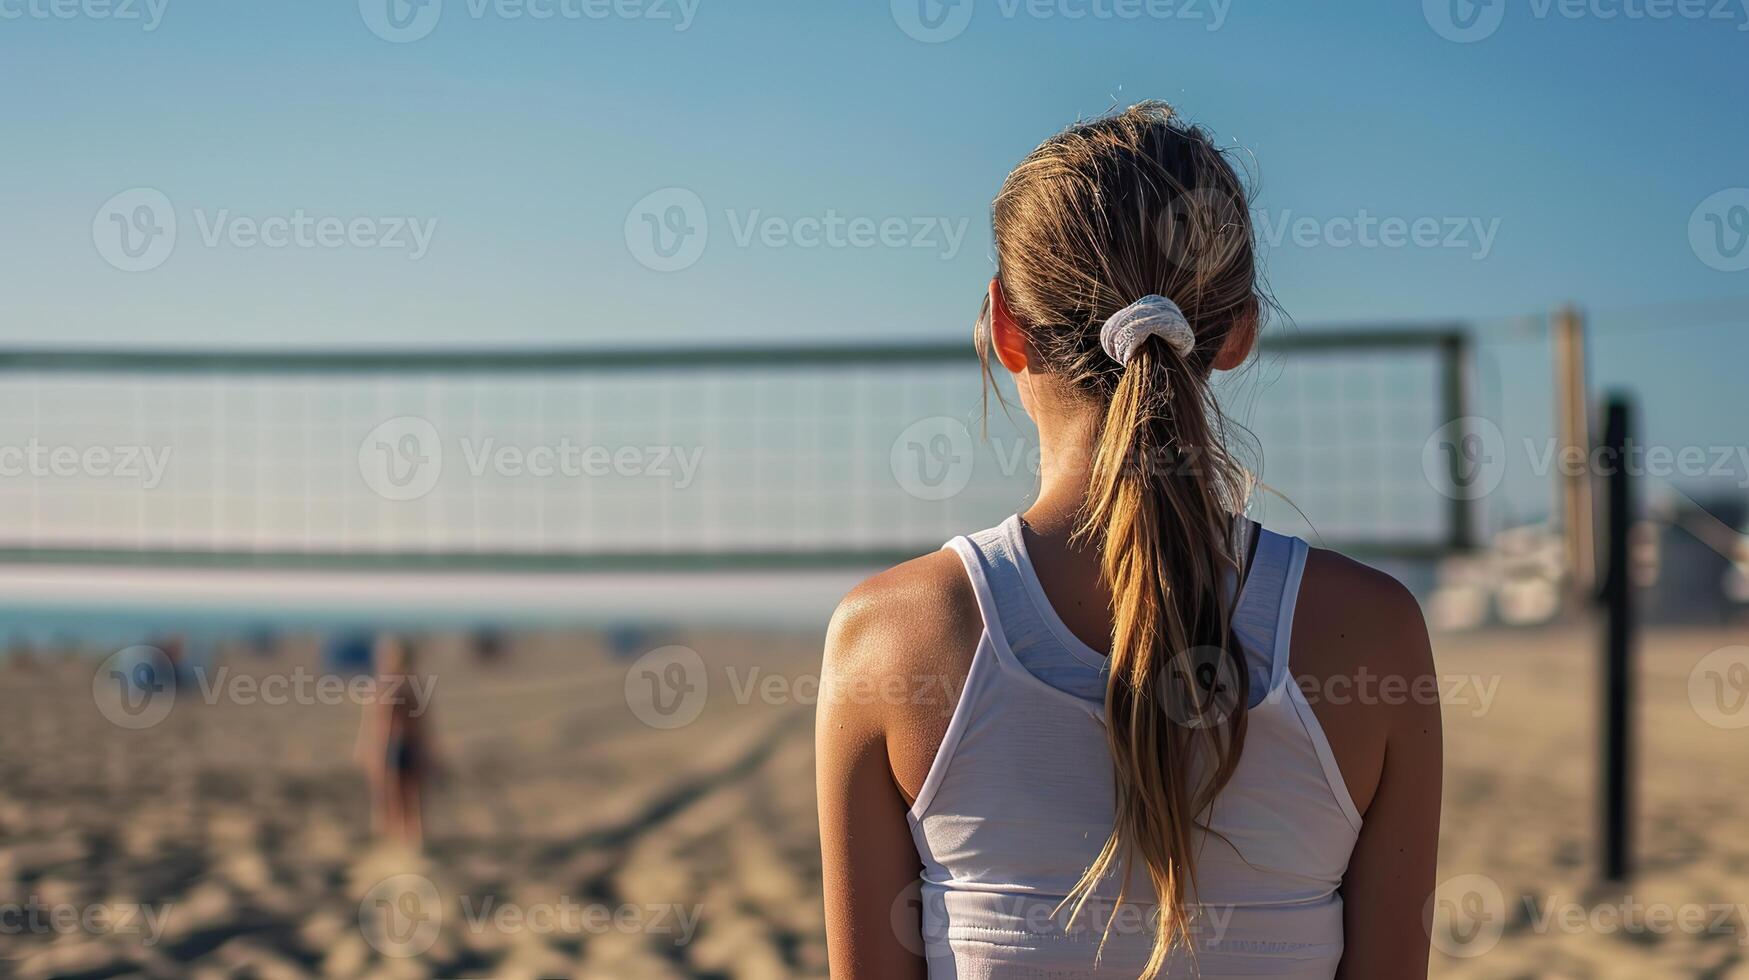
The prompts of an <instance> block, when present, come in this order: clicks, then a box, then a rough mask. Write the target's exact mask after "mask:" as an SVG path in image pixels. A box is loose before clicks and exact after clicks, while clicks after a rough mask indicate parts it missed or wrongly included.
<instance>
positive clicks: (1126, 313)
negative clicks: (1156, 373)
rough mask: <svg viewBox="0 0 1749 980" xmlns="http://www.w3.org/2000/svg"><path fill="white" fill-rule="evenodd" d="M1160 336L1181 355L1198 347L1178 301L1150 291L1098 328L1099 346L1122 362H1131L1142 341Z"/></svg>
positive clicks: (1112, 357) (1183, 355) (1194, 334)
mask: <svg viewBox="0 0 1749 980" xmlns="http://www.w3.org/2000/svg"><path fill="white" fill-rule="evenodd" d="M1149 337H1159V338H1160V339H1161V340H1164V341H1166V344H1167V346H1169V347H1171V348H1172V349H1173V350H1175V351H1177V352H1178V356H1179V357H1189V356H1190V352H1191V351H1193V350H1195V349H1196V331H1195V330H1192V329H1191V328H1190V321H1189V320H1186V319H1185V318H1184V311H1183V310H1181V309H1179V308H1178V304H1177V303H1174V302H1172V301H1171V300H1169V299H1167V298H1166V297H1164V296H1156V295H1153V294H1149V295H1147V296H1143V297H1142V298H1141V299H1138V300H1136V301H1135V302H1134V303H1131V304H1130V305H1128V306H1126V307H1124V308H1123V309H1121V310H1118V311H1117V312H1116V313H1113V314H1112V315H1111V316H1110V317H1109V318H1108V319H1107V320H1106V321H1105V326H1103V327H1101V328H1100V329H1099V345H1100V346H1101V347H1104V348H1105V352H1106V353H1107V354H1110V355H1111V359H1112V360H1114V361H1116V362H1118V363H1119V364H1128V363H1129V362H1130V356H1131V355H1133V354H1134V353H1135V352H1136V348H1137V347H1140V346H1141V345H1142V341H1144V340H1146V339H1148V338H1149Z"/></svg>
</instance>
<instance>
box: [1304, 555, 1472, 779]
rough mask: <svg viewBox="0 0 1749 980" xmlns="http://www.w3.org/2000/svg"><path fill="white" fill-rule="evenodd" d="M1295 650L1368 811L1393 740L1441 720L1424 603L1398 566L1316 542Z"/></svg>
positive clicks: (1315, 706) (1310, 697)
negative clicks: (1387, 568) (1384, 566)
mask: <svg viewBox="0 0 1749 980" xmlns="http://www.w3.org/2000/svg"><path fill="white" fill-rule="evenodd" d="M1290 657H1291V664H1290V667H1291V669H1292V672H1293V675H1294V679H1295V681H1296V682H1297V683H1298V684H1299V688H1300V691H1301V693H1302V694H1304V695H1305V698H1306V701H1307V703H1308V704H1309V705H1310V706H1311V708H1312V711H1313V713H1314V714H1315V715H1316V716H1317V718H1318V723H1319V726H1320V727H1321V728H1322V729H1323V731H1324V735H1325V737H1326V739H1327V740H1328V741H1329V743H1330V747H1331V750H1332V751H1333V752H1334V753H1335V756H1336V761H1337V765H1338V768H1340V769H1341V770H1342V775H1343V778H1344V780H1345V781H1346V782H1347V784H1348V790H1349V795H1350V797H1351V798H1352V799H1353V801H1354V804H1355V806H1356V807H1357V808H1358V809H1359V811H1360V812H1361V813H1362V814H1365V813H1367V812H1368V809H1369V807H1370V805H1371V803H1372V800H1373V798H1374V795H1375V794H1376V793H1377V791H1378V788H1379V780H1380V777H1381V776H1382V775H1383V771H1384V764H1385V758H1386V754H1387V751H1388V749H1389V747H1390V746H1391V745H1392V744H1393V743H1395V742H1397V741H1398V740H1400V739H1403V738H1417V737H1421V736H1423V735H1425V734H1426V733H1427V732H1429V731H1430V730H1431V731H1432V732H1434V733H1437V730H1438V727H1439V681H1438V677H1437V675H1436V674H1435V673H1434V668H1433V655H1432V651H1431V646H1430V643H1429V641H1428V637H1427V626H1426V624H1425V622H1424V620H1423V619H1422V615H1421V607H1420V605H1419V604H1418V603H1417V602H1416V601H1415V597H1414V595H1413V594H1412V593H1410V591H1409V590H1408V589H1407V588H1405V587H1404V586H1403V584H1402V583H1401V582H1398V581H1397V580H1396V579H1395V578H1392V577H1391V576H1390V575H1387V574H1385V573H1384V572H1382V571H1379V570H1378V569H1376V568H1371V567H1369V566H1367V565H1364V564H1362V563H1360V562H1358V561H1355V560H1354V559H1352V558H1349V557H1347V556H1345V555H1342V554H1339V553H1337V552H1334V551H1325V550H1323V549H1313V550H1312V552H1311V554H1310V555H1308V556H1307V558H1306V573H1305V577H1304V579H1303V580H1302V582H1301V585H1300V595H1299V601H1298V603H1297V604H1296V606H1295V612H1294V623H1293V641H1292V646H1291V653H1290ZM1435 737H1436V736H1435ZM1430 778H1434V779H1437V773H1434V774H1432V775H1431V776H1430Z"/></svg>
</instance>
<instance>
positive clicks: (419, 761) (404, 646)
mask: <svg viewBox="0 0 1749 980" xmlns="http://www.w3.org/2000/svg"><path fill="white" fill-rule="evenodd" d="M418 655H419V650H418V646H417V645H416V643H415V641H414V640H413V639H411V638H410V637H406V636H401V635H398V634H394V633H383V634H381V635H379V636H378V637H377V639H376V643H375V648H374V650H373V651H372V659H373V660H374V662H375V667H376V696H375V697H374V698H372V699H371V700H370V701H369V702H368V703H367V704H365V706H364V713H363V715H362V717H361V718H360V720H359V729H358V741H357V743H356V749H355V751H356V754H357V757H358V761H359V763H360V764H361V765H362V766H363V767H364V771H365V777H366V779H367V780H368V781H369V783H370V796H371V829H372V832H373V833H374V834H375V835H376V836H377V837H378V838H379V839H385V840H388V841H391V842H393V843H395V844H399V845H404V846H406V847H409V848H412V849H414V850H418V849H419V847H420V846H421V844H422V843H423V841H424V837H425V780H426V777H427V776H428V775H429V774H430V773H431V772H432V770H433V768H434V765H435V762H436V753H435V752H434V751H433V746H432V744H431V739H430V736H429V735H428V734H427V731H426V719H425V713H426V712H427V711H429V710H430V709H431V705H430V704H428V703H423V701H422V697H423V694H429V691H430V685H429V684H423V685H422V684H421V683H420V681H421V677H420V675H419V673H418ZM422 692H423V694H422Z"/></svg>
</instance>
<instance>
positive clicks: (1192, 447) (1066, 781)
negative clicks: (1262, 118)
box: [816, 102, 1441, 980]
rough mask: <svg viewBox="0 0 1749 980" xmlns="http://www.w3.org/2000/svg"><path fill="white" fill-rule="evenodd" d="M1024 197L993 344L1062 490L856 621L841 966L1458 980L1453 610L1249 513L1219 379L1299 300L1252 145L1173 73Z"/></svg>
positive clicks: (845, 775) (949, 549) (857, 596)
mask: <svg viewBox="0 0 1749 980" xmlns="http://www.w3.org/2000/svg"><path fill="white" fill-rule="evenodd" d="M993 217H994V242H995V254H996V260H997V269H996V275H995V277H994V279H993V280H992V281H991V282H990V283H989V287H988V293H987V296H986V298H985V301H984V302H985V305H984V310H983V314H982V315H981V316H980V318H979V323H978V330H977V343H978V350H979V353H980V355H981V356H982V357H983V359H984V363H985V371H986V372H991V371H993V370H995V369H998V368H999V369H1000V370H1005V371H1007V372H1009V373H1010V374H1011V375H1012V376H1013V381H1014V385H1015V388H1016V389H1017V391H1018V393H1019V398H1020V402H1021V405H1022V406H1023V407H1024V409H1025V410H1026V412H1027V414H1028V415H1030V416H1031V417H1032V420H1033V421H1034V422H1035V423H1036V425H1037V428H1038V438H1039V450H1040V465H1039V470H1040V474H1039V484H1038V486H1037V488H1036V490H1037V494H1036V497H1035V498H1034V503H1033V504H1032V506H1030V507H1029V508H1027V509H1026V511H1025V512H1024V513H1022V514H1019V515H1016V516H1014V517H1010V518H1009V519H1008V520H1006V521H1003V522H1002V523H1001V524H1000V525H999V526H997V527H994V528H990V529H989V530H985V531H979V532H976V533H973V534H970V535H967V536H964V537H959V538H955V539H954V540H953V541H951V542H949V544H948V545H947V546H946V547H944V548H943V549H942V550H941V551H938V552H936V553H935V554H932V555H928V556H925V557H922V558H918V559H915V560H913V561H910V562H906V563H905V564H903V565H900V566H898V567H897V568H894V569H891V570H889V571H887V572H884V573H882V574H880V575H877V576H875V577H873V578H871V579H869V580H868V581H866V582H864V583H863V584H861V585H860V586H858V587H857V588H856V589H855V590H854V591H852V592H851V593H850V595H849V596H848V597H846V598H845V600H844V602H843V603H842V604H841V605H840V606H839V608H838V611H837V613H836V615H835V616H834V617H833V620H832V624H831V627H830V631H829V635H828V638H827V642H826V651H825V664H824V671H823V674H822V687H821V696H820V701H819V707H818V712H817V733H816V742H817V746H816V748H817V754H816V760H817V761H816V775H817V784H818V785H817V789H818V798H819V813H820V824H821V838H822V860H823V871H824V887H825V900H826V917H827V934H828V947H829V956H830V961H831V973H832V976H833V977H834V978H835V980H892V978H905V977H924V976H930V977H954V978H958V980H986V978H1007V977H1052V978H1055V980H1073V978H1083V977H1113V978H1134V977H1142V978H1149V980H1152V978H1160V977H1170V978H1186V977H1192V976H1200V977H1202V978H1205V980H1219V978H1235V977H1249V978H1258V977H1277V978H1280V977H1293V978H1320V980H1330V978H1332V977H1339V978H1343V980H1413V978H1421V977H1425V976H1426V973H1427V956H1428V945H1429V934H1428V931H1427V928H1426V927H1425V926H1424V925H1423V921H1422V916H1423V911H1424V910H1425V909H1427V908H1428V907H1429V899H1430V897H1431V895H1432V892H1433V887H1434V869H1435V856H1436V850H1437V844H1438V837H1439V826H1438V824H1439V804H1440V769H1441V736H1440V716H1439V706H1438V698H1437V684H1436V676H1435V675H1434V668H1433V663H1432V657H1431V654H1430V651H1429V642H1428V636H1427V630H1426V627H1425V625H1424V624H1423V621H1422V617H1421V613H1420V610H1419V608H1418V607H1417V605H1416V603H1415V601H1414V600H1413V599H1412V598H1411V597H1410V595H1409V593H1408V591H1407V590H1405V589H1404V588H1403V587H1402V586H1400V585H1399V584H1398V583H1397V582H1395V581H1393V580H1392V579H1391V578H1389V577H1388V576H1386V575H1384V574H1382V573H1380V572H1377V571H1374V570H1372V569H1370V568H1367V567H1366V566H1364V565H1360V564H1358V563H1356V562H1354V561H1351V560H1349V559H1347V558H1344V557H1343V556H1341V555H1338V554H1336V553H1333V552H1330V551H1324V550H1321V549H1316V548H1311V547H1309V546H1308V545H1307V544H1306V542H1304V541H1302V540H1300V539H1298V538H1292V537H1287V536H1284V535H1281V534H1277V533H1274V532H1271V531H1268V530H1265V529H1263V528H1262V527H1259V526H1258V525H1257V524H1255V523H1254V522H1252V521H1250V520H1248V519H1247V518H1245V517H1244V516H1243V514H1244V512H1245V508H1246V501H1247V498H1248V496H1249V492H1250V490H1251V487H1252V479H1251V477H1250V476H1249V475H1248V474H1247V472H1246V471H1245V470H1244V469H1243V468H1242V467H1241V466H1240V465H1239V463H1238V462H1237V461H1236V459H1235V458H1234V456H1232V455H1229V452H1228V448H1227V445H1226V440H1225V439H1224V431H1225V427H1224V426H1223V423H1222V420H1221V414H1220V410H1219V407H1218V406H1217V405H1216V403H1215V399H1214V397H1213V395H1212V394H1211V388H1210V377H1211V374H1212V373H1213V372H1215V371H1230V370H1233V369H1235V368H1238V367H1240V366H1241V365H1242V364H1244V363H1245V362H1246V361H1247V359H1248V357H1249V356H1250V353H1251V351H1252V349H1253V346H1254V344H1255V341H1256V339H1257V336H1258V333H1259V331H1260V329H1261V326H1262V323H1263V318H1264V311H1265V310H1266V308H1267V306H1268V301H1267V299H1266V296H1265V293H1264V289H1263V287H1262V285H1261V281H1260V274H1259V270H1258V267H1257V258H1256V255H1255V251H1254V245H1253V232H1252V225H1251V210H1250V203H1249V200H1248V197H1247V190H1246V187H1245V185H1244V184H1243V183H1242V181H1241V180H1240V178H1239V176H1238V173H1237V171H1236V170H1235V168H1234V167H1233V165H1232V164H1231V162H1230V161H1229V159H1228V155H1227V154H1226V153H1225V152H1224V151H1222V150H1220V149H1218V148H1217V147H1216V146H1215V145H1214V143H1213V141H1212V140H1211V138H1210V136H1209V135H1208V134H1207V133H1206V132H1205V131H1204V130H1202V129H1201V128H1199V127H1196V126H1192V125H1188V124H1186V123H1184V122H1182V121H1180V120H1179V119H1178V118H1176V116H1175V114H1174V111H1173V110H1172V109H1171V108H1170V107H1169V106H1166V105H1164V104H1162V103H1158V102H1151V103H1145V104H1142V105H1138V106H1135V107H1133V108H1131V109H1129V110H1127V111H1124V112H1121V113H1117V114H1114V115H1111V116H1108V117H1104V118H1100V119H1097V120H1094V121H1091V122H1085V123H1081V124H1078V125H1076V126H1074V127H1072V128H1070V129H1068V130H1067V131H1065V132H1063V133H1061V134H1060V135H1057V136H1055V137H1053V138H1051V139H1049V140H1047V141H1046V142H1045V143H1043V144H1042V145H1040V146H1039V147H1038V148H1037V149H1035V150H1034V151H1033V152H1032V153H1031V154H1029V155H1028V156H1027V157H1026V159H1024V160H1023V161H1022V162H1021V163H1020V166H1019V167H1018V168H1017V169H1015V170H1014V171H1013V172H1012V173H1011V174H1009V176H1008V178H1007V180H1006V181H1005V183H1004V184H1003V186H1002V189H1001V191H1000V193H999V194H998V195H997V197H996V201H995V206H994V215H993ZM992 355H993V358H992ZM992 359H993V360H994V362H995V363H994V364H992V363H991V361H992ZM1312 441H1313V443H1314V444H1315V443H1316V442H1317V434H1316V433H1315V432H1313V433H1312ZM1017 495H1018V494H1017ZM944 682H945V683H944ZM931 692H942V693H939V694H933V693H931ZM1429 692H1432V693H1431V694H1430V693H1429Z"/></svg>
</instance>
